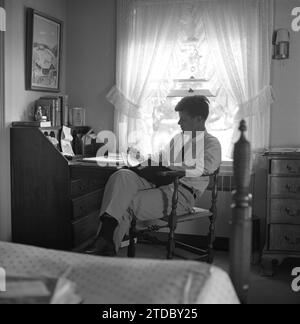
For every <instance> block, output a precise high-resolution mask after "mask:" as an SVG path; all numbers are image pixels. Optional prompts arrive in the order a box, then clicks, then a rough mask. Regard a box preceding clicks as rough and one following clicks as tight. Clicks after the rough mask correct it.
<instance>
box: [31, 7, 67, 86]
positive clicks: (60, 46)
mask: <svg viewBox="0 0 300 324" xmlns="http://www.w3.org/2000/svg"><path fill="white" fill-rule="evenodd" d="M35 15H38V16H41V17H43V18H45V19H48V20H51V21H53V22H55V23H57V24H59V25H60V33H59V64H58V87H57V88H55V89H53V88H47V87H34V86H32V48H33V27H34V26H33V24H34V16H35ZM26 18H27V19H26V71H25V74H26V90H31V91H41V92H60V82H61V73H62V70H61V66H62V43H63V41H62V38H63V22H62V21H61V20H58V19H56V18H53V17H51V16H49V15H46V14H44V13H42V12H39V11H37V10H34V9H32V8H27V17H26Z"/></svg>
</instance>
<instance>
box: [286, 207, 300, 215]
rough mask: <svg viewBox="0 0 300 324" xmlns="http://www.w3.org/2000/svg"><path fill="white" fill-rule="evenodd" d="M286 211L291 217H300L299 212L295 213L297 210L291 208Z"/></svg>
mask: <svg viewBox="0 0 300 324" xmlns="http://www.w3.org/2000/svg"><path fill="white" fill-rule="evenodd" d="M284 211H285V213H286V214H287V215H288V216H290V217H296V216H297V215H299V211H295V210H293V209H290V208H285V210H284Z"/></svg>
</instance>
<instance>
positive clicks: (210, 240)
mask: <svg viewBox="0 0 300 324" xmlns="http://www.w3.org/2000/svg"><path fill="white" fill-rule="evenodd" d="M209 220H210V226H209V234H208V249H207V263H209V264H212V263H213V262H214V242H215V217H214V216H212V217H210V218H209Z"/></svg>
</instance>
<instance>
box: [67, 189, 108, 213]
mask: <svg viewBox="0 0 300 324" xmlns="http://www.w3.org/2000/svg"><path fill="white" fill-rule="evenodd" d="M103 194H104V189H101V190H97V191H94V192H92V193H90V194H87V195H84V196H82V197H80V198H77V199H73V201H72V204H73V218H74V219H80V218H83V217H85V216H86V215H89V214H90V213H92V212H93V211H96V210H99V209H100V208H101V204H102V198H103Z"/></svg>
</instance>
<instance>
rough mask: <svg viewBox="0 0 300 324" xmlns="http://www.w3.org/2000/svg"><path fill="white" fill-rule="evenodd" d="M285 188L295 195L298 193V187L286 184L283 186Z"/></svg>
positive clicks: (299, 188)
mask: <svg viewBox="0 0 300 324" xmlns="http://www.w3.org/2000/svg"><path fill="white" fill-rule="evenodd" d="M285 188H286V190H287V191H288V192H290V193H295V194H296V193H299V192H300V187H298V186H297V185H293V186H291V185H289V184H287V185H286V186H285Z"/></svg>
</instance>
